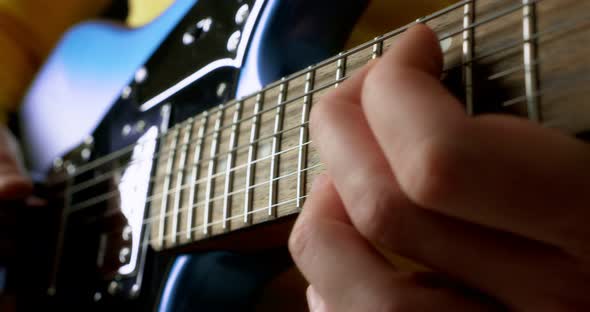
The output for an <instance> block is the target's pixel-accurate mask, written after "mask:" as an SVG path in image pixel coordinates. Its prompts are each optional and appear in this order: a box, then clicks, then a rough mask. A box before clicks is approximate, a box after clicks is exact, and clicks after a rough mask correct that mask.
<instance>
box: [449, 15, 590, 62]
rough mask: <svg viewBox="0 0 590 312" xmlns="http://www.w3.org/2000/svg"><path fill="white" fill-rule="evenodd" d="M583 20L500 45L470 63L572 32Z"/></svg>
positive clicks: (555, 26)
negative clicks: (558, 33) (544, 38)
mask: <svg viewBox="0 0 590 312" xmlns="http://www.w3.org/2000/svg"><path fill="white" fill-rule="evenodd" d="M581 20H582V19H577V20H571V21H568V22H567V23H560V24H558V25H554V26H552V27H548V28H545V29H544V30H542V31H537V32H536V33H535V34H533V35H532V36H531V37H530V39H529V40H524V39H523V40H515V41H512V42H509V43H507V44H503V45H500V46H499V47H497V48H494V49H490V50H488V51H486V52H485V53H479V54H477V55H474V57H473V59H471V61H470V63H473V62H477V61H481V60H482V59H485V58H487V57H490V56H494V55H496V54H498V53H501V52H504V51H507V50H510V49H514V48H522V47H523V46H524V44H525V43H526V42H527V41H530V40H539V39H540V38H541V37H542V36H546V35H548V34H552V33H554V32H557V31H560V30H565V31H568V30H571V29H573V28H575V26H576V25H577V24H578V23H579V22H580V21H581ZM464 65H465V62H461V63H460V64H457V65H454V66H452V67H449V68H447V69H445V70H444V72H449V71H451V70H453V69H456V68H459V67H461V66H464Z"/></svg>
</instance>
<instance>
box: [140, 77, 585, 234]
mask: <svg viewBox="0 0 590 312" xmlns="http://www.w3.org/2000/svg"><path fill="white" fill-rule="evenodd" d="M566 81H567V80H566ZM577 81H590V77H587V78H586V79H573V80H569V82H577ZM562 84H563V83H562ZM556 88H559V87H550V88H544V89H541V90H540V91H539V92H538V94H534V95H533V96H540V95H542V94H544V93H546V91H547V90H553V89H556ZM515 99H519V100H521V101H524V100H526V96H520V97H517V98H515ZM309 143H310V142H308V143H307V144H309ZM283 152H284V151H283ZM322 165H323V164H321V163H320V164H317V165H314V166H311V167H307V168H305V169H303V170H302V172H303V171H309V170H313V169H316V168H319V167H321V166H322ZM297 173H298V172H293V173H290V174H287V175H284V176H281V177H277V178H275V179H273V180H269V181H265V182H261V183H258V184H256V185H253V186H251V188H258V187H261V186H263V185H265V184H268V183H271V182H272V181H275V180H277V181H278V180H281V179H284V178H288V177H290V176H292V175H294V174H297ZM246 190H248V189H241V190H238V191H234V192H232V193H231V194H230V196H234V195H236V194H237V193H240V192H244V191H246ZM224 197H225V196H218V197H215V198H212V199H211V200H210V202H215V201H218V200H220V199H222V198H224ZM203 204H206V203H204V202H203V201H202V202H199V203H196V204H194V205H192V207H187V208H183V209H181V210H180V211H179V212H184V211H188V209H194V208H197V207H199V206H202V205H203ZM146 205H147V203H146ZM268 208H269V207H268V206H267V207H266V209H268ZM262 210H264V208H261V209H259V210H254V211H253V212H252V213H255V212H260V211H262ZM171 216H174V211H172V212H169V213H166V214H165V215H164V218H169V217H171ZM239 216H244V214H241V215H238V216H236V217H239ZM160 218H161V217H158V216H151V217H149V218H146V219H144V222H143V224H144V225H149V224H150V223H155V220H158V219H160ZM223 221H224V220H221V221H216V222H212V223H211V224H216V223H220V222H223ZM202 227H204V225H201V226H198V227H196V228H195V229H198V228H202Z"/></svg>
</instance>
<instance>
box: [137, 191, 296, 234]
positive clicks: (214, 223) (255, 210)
mask: <svg viewBox="0 0 590 312" xmlns="http://www.w3.org/2000/svg"><path fill="white" fill-rule="evenodd" d="M305 198H307V195H306V196H303V197H299V198H294V199H290V200H286V201H283V202H280V203H277V204H276V205H275V207H280V206H283V205H288V204H291V203H293V202H295V201H302V200H304V199H305ZM268 209H269V207H263V208H258V209H254V210H252V211H250V212H248V215H250V216H249V217H248V216H245V215H243V214H239V215H235V216H232V217H230V220H228V221H231V220H234V219H239V218H242V217H244V219H246V218H249V219H251V218H252V216H251V215H253V214H255V213H259V212H262V211H265V210H268ZM222 222H223V220H218V221H213V222H211V223H209V224H207V226H213V225H216V224H219V223H222ZM201 227H202V226H197V227H194V228H192V229H190V230H191V231H193V230H198V229H199V228H201ZM183 232H184V231H183ZM180 234H182V233H180ZM151 242H153V239H152V240H149V241H148V242H147V243H148V244H149V243H151Z"/></svg>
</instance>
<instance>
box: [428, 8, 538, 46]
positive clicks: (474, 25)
mask: <svg viewBox="0 0 590 312" xmlns="http://www.w3.org/2000/svg"><path fill="white" fill-rule="evenodd" d="M469 1H472V0H469ZM529 1H530V3H531V4H535V3H539V2H541V1H543V0H529ZM523 7H524V5H523V4H518V5H513V6H511V7H509V8H507V9H504V10H502V11H499V12H498V13H496V14H494V15H492V16H489V17H487V18H482V19H480V20H479V21H477V22H474V23H471V25H469V26H468V27H461V29H458V30H455V31H453V32H450V33H448V34H445V35H444V36H442V37H439V38H438V40H439V41H442V40H445V39H449V38H452V37H454V36H456V35H459V34H461V33H463V32H464V31H466V30H469V29H476V28H477V27H479V26H482V25H485V24H487V23H490V22H493V21H496V20H498V19H499V18H502V17H504V16H506V15H509V14H511V13H514V12H516V11H519V10H521V9H522V8H523Z"/></svg>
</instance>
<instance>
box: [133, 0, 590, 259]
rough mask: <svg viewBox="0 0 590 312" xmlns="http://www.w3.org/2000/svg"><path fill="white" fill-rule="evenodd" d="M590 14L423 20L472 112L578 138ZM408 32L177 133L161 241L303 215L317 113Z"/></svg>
mask: <svg viewBox="0 0 590 312" xmlns="http://www.w3.org/2000/svg"><path fill="white" fill-rule="evenodd" d="M589 16H590V1H579V0H518V1H515V0H511V1H508V0H465V1H460V2H458V3H457V4H455V5H453V6H451V7H449V8H447V9H445V10H443V11H440V12H438V13H435V14H433V15H431V16H428V17H425V18H422V19H419V20H418V21H417V22H420V23H425V24H427V25H429V26H430V27H432V28H433V29H434V30H435V32H436V33H437V34H438V36H439V38H440V39H441V46H442V48H443V52H444V58H445V76H448V77H451V76H453V75H455V76H456V75H457V74H458V76H459V82H460V84H459V90H458V92H456V93H457V94H458V96H459V97H461V98H462V100H463V101H464V103H465V106H466V110H467V113H469V114H478V113H482V112H487V111H493V112H498V111H502V112H507V113H512V114H518V115H521V116H522V117H525V118H529V119H531V120H533V121H535V122H541V123H542V124H543V125H545V126H548V127H555V128H560V129H562V130H564V131H566V132H568V133H578V132H581V131H584V130H587V129H588V128H590V127H588V126H589V125H590V114H589V113H588V107H589V104H590V103H588V101H587V99H588V98H589V97H588V96H589V95H590V88H587V87H586V86H587V83H588V82H590V59H589V58H588V55H590V32H589V31H588V30H589V27H590V18H589ZM409 26H411V25H409ZM409 26H408V27H409ZM405 29H407V27H404V28H402V29H399V30H396V31H393V32H391V33H389V34H386V35H384V36H381V37H378V38H375V39H374V40H373V41H371V42H368V43H367V44H364V45H362V46H359V47H357V48H354V49H352V50H350V51H346V52H343V53H340V54H339V55H337V56H336V57H333V58H331V59H329V60H326V61H324V62H322V63H320V64H317V65H315V66H312V67H310V68H307V69H305V70H303V71H301V72H299V73H296V74H294V75H292V76H290V77H286V78H284V79H282V80H280V81H277V82H276V83H273V84H271V85H269V86H268V87H266V88H264V89H263V90H261V91H260V92H257V93H255V94H253V95H251V96H248V97H244V98H242V99H236V100H234V101H231V102H229V103H225V104H223V105H220V106H219V107H216V108H214V109H211V110H209V111H206V112H203V113H202V114H200V115H199V116H195V117H194V118H191V119H189V120H187V121H186V122H183V123H180V124H178V125H176V126H174V127H173V128H171V129H169V130H168V131H167V132H166V133H165V134H164V135H163V136H162V137H161V142H160V151H159V153H158V155H159V156H158V158H157V161H156V171H155V176H154V177H153V181H154V183H153V187H152V192H151V196H150V198H149V202H150V204H149V205H148V206H149V215H148V217H147V218H146V220H144V223H145V224H147V225H149V226H150V231H149V233H150V237H149V241H150V244H151V245H152V246H153V247H154V248H155V249H156V250H161V249H167V248H172V247H175V246H178V245H182V244H187V243H190V242H193V241H198V240H201V239H204V238H209V237H212V236H216V235H220V234H224V233H227V232H231V231H235V230H238V229H242V228H245V227H249V226H252V225H255V224H259V223H263V222H268V221H272V220H276V219H277V218H283V217H286V216H289V215H292V214H295V213H297V212H299V211H300V209H301V207H302V206H303V202H304V201H305V198H306V197H307V195H308V193H309V187H310V184H311V182H312V180H313V178H314V177H315V176H316V175H317V174H319V173H321V172H322V171H323V166H322V164H321V162H320V160H319V158H318V155H317V153H316V152H315V151H314V149H313V145H312V142H311V139H310V137H309V133H308V124H309V113H310V109H311V108H312V107H313V106H314V105H315V104H316V103H317V102H318V101H319V100H320V99H321V97H322V95H324V94H325V93H326V92H329V91H330V90H331V89H333V88H335V87H337V86H338V84H339V83H341V82H342V81H344V80H345V79H346V78H347V77H349V76H350V75H351V74H353V73H354V72H355V71H356V70H358V69H359V68H361V67H362V66H363V65H365V64H366V63H367V62H368V61H370V60H371V59H374V58H377V57H379V56H380V55H381V54H382V53H383V52H384V51H385V50H387V49H388V48H389V47H390V46H391V44H392V43H393V42H394V41H395V40H396V38H397V36H398V35H399V34H400V33H402V32H403V31H404V30H405ZM449 79H451V78H449ZM492 85H493V86H494V88H498V89H493V88H492V87H491V86H492ZM490 88H492V92H491V93H490V90H489V89H490ZM456 91H457V90H456ZM498 91H501V92H498ZM488 94H493V95H494V96H493V98H490V97H489V95H488ZM480 103H485V105H483V104H480ZM490 103H491V104H490Z"/></svg>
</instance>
